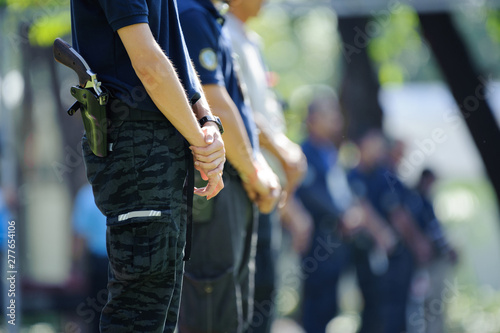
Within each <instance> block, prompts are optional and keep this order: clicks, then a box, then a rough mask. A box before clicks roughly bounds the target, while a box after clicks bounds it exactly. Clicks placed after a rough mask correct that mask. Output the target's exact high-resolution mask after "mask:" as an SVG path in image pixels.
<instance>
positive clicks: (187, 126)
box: [118, 24, 206, 146]
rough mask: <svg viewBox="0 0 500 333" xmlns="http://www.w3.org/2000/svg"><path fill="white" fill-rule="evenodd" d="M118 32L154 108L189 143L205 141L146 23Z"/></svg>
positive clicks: (173, 74) (170, 68)
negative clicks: (155, 107)
mask: <svg viewBox="0 0 500 333" xmlns="http://www.w3.org/2000/svg"><path fill="white" fill-rule="evenodd" d="M118 34H119V35H120V37H121V39H122V41H123V44H124V46H125V48H126V50H127V53H128V54H129V57H130V60H131V62H132V66H133V67H134V70H135V72H136V74H137V76H138V77H139V79H140V80H141V82H142V84H143V85H144V87H145V89H146V91H147V93H148V95H149V96H150V97H151V99H152V100H153V102H154V103H155V104H156V106H157V107H158V109H159V110H160V111H161V112H162V113H163V114H164V115H165V117H166V118H167V119H168V120H169V121H170V122H171V123H172V125H173V126H174V127H175V128H176V129H177V130H178V131H179V132H180V133H181V134H182V135H183V136H184V138H186V140H187V141H188V142H189V143H190V144H192V145H194V146H204V145H206V144H205V142H204V136H203V133H202V131H201V129H200V126H199V125H198V122H197V120H196V117H195V115H194V113H193V111H192V109H191V106H190V105H189V102H188V100H187V97H186V93H185V91H184V88H183V86H182V85H181V83H180V81H179V79H178V77H177V73H176V72H175V69H174V67H173V65H172V63H171V62H170V60H169V59H168V58H167V56H166V55H165V54H164V52H163V51H162V50H161V48H160V47H159V45H158V44H157V43H156V41H155V40H154V38H153V35H152V34H151V31H150V30H149V26H148V25H147V24H136V25H132V26H128V27H125V28H122V29H120V30H118Z"/></svg>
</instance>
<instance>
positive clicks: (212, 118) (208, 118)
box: [199, 115, 224, 134]
mask: <svg viewBox="0 0 500 333" xmlns="http://www.w3.org/2000/svg"><path fill="white" fill-rule="evenodd" d="M209 121H211V122H213V123H216V124H217V127H218V128H219V132H220V134H222V133H224V127H222V122H221V121H220V118H219V117H216V116H212V115H208V116H204V117H202V118H201V119H200V120H199V122H200V126H201V127H203V125H205V124H206V123H207V122H209Z"/></svg>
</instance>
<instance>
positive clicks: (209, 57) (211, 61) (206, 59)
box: [200, 48, 217, 71]
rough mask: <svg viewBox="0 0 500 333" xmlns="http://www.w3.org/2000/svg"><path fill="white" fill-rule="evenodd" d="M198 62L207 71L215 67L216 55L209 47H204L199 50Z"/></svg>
mask: <svg viewBox="0 0 500 333" xmlns="http://www.w3.org/2000/svg"><path fill="white" fill-rule="evenodd" d="M200 64H201V65H202V66H203V67H204V68H205V69H208V70H209V71H213V70H215V69H216V68H217V55H216V54H215V51H214V50H213V49H211V48H205V49H203V50H201V51H200Z"/></svg>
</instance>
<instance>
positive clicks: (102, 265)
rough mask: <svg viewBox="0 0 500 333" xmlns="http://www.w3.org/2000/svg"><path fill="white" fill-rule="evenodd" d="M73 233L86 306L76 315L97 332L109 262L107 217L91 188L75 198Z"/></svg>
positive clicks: (87, 187) (83, 189) (83, 190)
mask: <svg viewBox="0 0 500 333" xmlns="http://www.w3.org/2000/svg"><path fill="white" fill-rule="evenodd" d="M73 233H74V242H73V251H74V259H75V264H76V265H77V266H79V267H80V268H82V269H83V271H84V273H85V275H86V276H85V277H86V282H87V286H88V290H87V298H86V299H85V302H84V303H85V305H83V306H79V307H78V308H77V310H76V311H77V314H79V315H81V316H82V318H83V320H84V322H85V323H86V324H87V332H99V318H100V316H101V310H102V307H103V306H104V304H105V303H106V298H107V289H106V285H107V283H108V264H109V261H108V255H107V252H106V216H104V215H103V214H102V213H101V211H100V210H99V209H98V208H97V206H96V205H95V202H94V195H93V194H92V186H90V184H86V185H84V186H82V187H81V188H80V189H79V190H78V193H77V194H76V197H75V202H74V205H73ZM103 300H104V302H103ZM82 304H83V303H82Z"/></svg>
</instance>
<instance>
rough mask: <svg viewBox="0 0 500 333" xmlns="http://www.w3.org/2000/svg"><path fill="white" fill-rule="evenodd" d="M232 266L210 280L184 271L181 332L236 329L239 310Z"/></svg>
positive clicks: (238, 320)
mask: <svg viewBox="0 0 500 333" xmlns="http://www.w3.org/2000/svg"><path fill="white" fill-rule="evenodd" d="M238 294H239V292H238V290H237V287H236V284H235V279H234V274H233V269H230V270H228V271H226V272H225V273H223V274H221V275H220V276H218V277H216V278H213V279H198V278H195V277H193V276H192V275H190V274H188V273H185V274H184V286H183V292H182V302H181V314H180V317H181V318H180V327H181V331H182V330H184V331H187V332H190V331H201V332H237V330H238V323H239V322H240V319H241V316H242V315H241V309H238V306H237V297H238Z"/></svg>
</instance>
